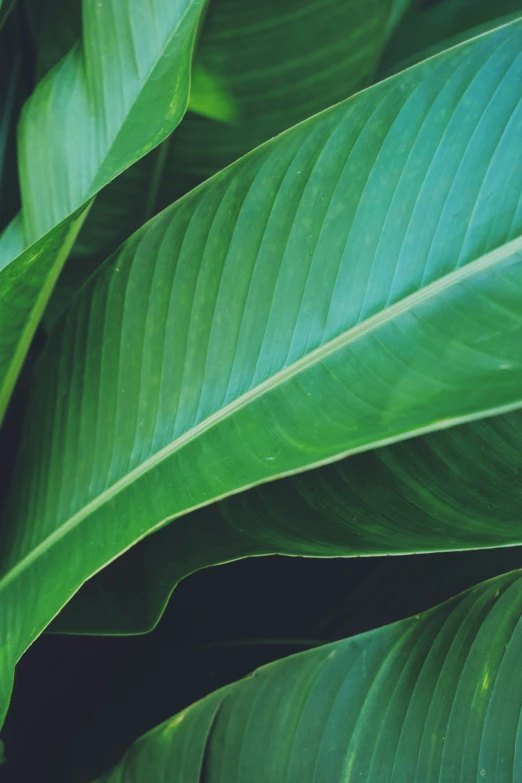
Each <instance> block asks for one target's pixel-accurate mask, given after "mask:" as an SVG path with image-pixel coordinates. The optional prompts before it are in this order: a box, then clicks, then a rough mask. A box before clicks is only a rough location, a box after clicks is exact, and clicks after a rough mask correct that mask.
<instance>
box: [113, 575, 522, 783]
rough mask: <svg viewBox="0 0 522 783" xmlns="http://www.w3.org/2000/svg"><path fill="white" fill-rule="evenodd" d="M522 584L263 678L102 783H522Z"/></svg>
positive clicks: (481, 591) (161, 729)
mask: <svg viewBox="0 0 522 783" xmlns="http://www.w3.org/2000/svg"><path fill="white" fill-rule="evenodd" d="M521 615H522V576H521V572H520V571H515V572H513V573H511V574H507V575H505V576H502V577H498V578H497V579H492V580H491V581H489V582H486V583H484V584H482V585H479V586H478V587H475V588H473V589H471V590H469V591H468V592H466V593H463V594H462V595H460V596H458V597H456V598H453V599H452V600H450V601H448V602H447V603H445V604H442V605H441V606H439V607H437V608H436V609H432V610H431V611H429V612H426V613H424V614H422V615H417V616H415V617H412V618H410V619H408V620H404V621H402V622H399V623H395V624H394V625H390V626H387V627H384V628H381V629H379V630H376V631H371V632H370V633H365V634H361V635H360V636H355V637H354V638H352V639H346V640H343V641H340V642H335V643H333V644H330V645H327V646H325V647H320V648H317V649H315V650H310V651H308V652H305V653H300V654H298V655H293V656H291V657H289V658H286V659H283V660H281V661H277V662H275V663H272V664H269V665H268V666H263V667H262V668H260V669H258V670H257V671H256V672H254V673H253V674H252V675H251V676H250V677H247V678H245V679H244V680H241V681H239V682H238V683H236V684H234V685H230V686H227V687H225V688H223V689H221V690H220V691H217V692H216V693H214V694H212V695H211V696H208V697H207V698H205V699H203V700H202V701H200V702H198V703H196V704H194V705H193V706H191V707H188V708H187V709H186V710H184V711H183V712H181V713H179V714H178V715H176V716H175V717H173V718H171V719H170V720H167V721H165V723H162V724H161V725H160V726H158V727H157V728H156V729H154V730H153V731H151V732H149V733H148V734H146V735H145V736H144V737H142V738H141V739H140V740H138V741H137V742H136V743H135V744H134V745H133V746H132V747H131V748H130V750H129V751H128V752H127V754H126V755H125V756H124V758H123V759H122V761H121V762H120V763H119V764H118V765H117V766H116V767H115V768H114V769H113V770H112V771H111V772H108V773H107V774H106V775H104V776H103V777H102V778H100V783H116V782H117V783H130V782H131V781H132V783H141V781H143V782H144V783H145V781H146V782H147V783H148V782H149V781H159V780H170V779H174V778H173V777H172V776H175V779H176V781H183V783H192V781H193V782H194V783H198V781H201V780H205V781H206V783H214V782H215V783H217V781H225V780H226V781H230V783H234V781H237V783H242V782H243V781H245V780H248V781H252V783H258V782H259V783H261V781H271V783H272V782H273V783H279V781H281V783H282V781H285V783H294V781H295V783H308V781H310V783H312V781H329V783H337V781H355V780H357V781H358V780H364V781H366V782H367V783H377V781H390V783H409V782H410V781H412V782H413V781H414V780H415V781H416V780H422V781H423V783H439V781H452V783H453V782H454V783H468V781H469V782H470V783H471V781H478V780H482V779H483V778H484V779H485V780H493V781H495V783H504V782H505V783H508V781H514V780H519V779H520V777H521V776H522V757H521V754H520V751H519V737H520V728H519V723H520V709H521V706H522V681H521V678H520V676H519V669H520V657H521V655H522V618H521Z"/></svg>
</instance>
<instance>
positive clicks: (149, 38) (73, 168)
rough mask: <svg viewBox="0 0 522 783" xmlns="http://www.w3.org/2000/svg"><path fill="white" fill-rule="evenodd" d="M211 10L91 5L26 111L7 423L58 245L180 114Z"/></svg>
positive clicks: (10, 269) (9, 256) (7, 326)
mask: <svg viewBox="0 0 522 783" xmlns="http://www.w3.org/2000/svg"><path fill="white" fill-rule="evenodd" d="M203 7H204V0H178V2H175V3H173V2H172V0H154V2H153V4H152V6H151V8H150V9H149V12H148V13H146V14H143V6H142V4H141V3H140V2H138V0H84V3H83V39H82V40H83V43H82V45H80V44H78V45H77V46H75V47H74V48H73V49H72V50H71V51H70V53H69V54H68V55H67V56H66V57H65V58H64V59H63V60H62V61H61V62H60V63H59V64H58V65H57V66H56V67H55V68H54V69H53V70H52V71H51V72H50V73H49V74H48V75H47V77H46V78H44V79H43V80H42V81H41V82H40V83H39V85H38V86H37V88H36V90H35V92H34V93H33V95H32V96H31V97H30V99H29V100H28V101H27V103H26V104H25V107H24V110H23V113H22V117H21V120H20V124H19V129H18V152H19V173H20V186H21V195H22V211H21V214H20V215H19V216H18V217H17V218H15V222H14V224H12V225H11V226H9V227H8V229H7V237H6V236H2V237H1V238H0V333H1V335H2V337H1V340H2V345H1V352H0V376H1V379H2V380H1V385H0V416H1V414H2V413H3V411H4V410H5V405H6V404H7V401H8V398H9V395H10V393H11V391H12V386H13V381H14V379H15V378H16V375H17V373H18V371H19V368H20V365H21V362H22V360H23V357H24V355H25V353H26V351H27V348H28V345H29V342H30V339H31V337H32V335H33V333H34V328H35V324H36V323H37V322H38V320H39V318H40V316H41V314H42V311H43V309H44V306H45V304H46V302H47V300H48V298H49V295H50V293H51V291H52V286H53V285H54V282H55V280H56V277H57V276H58V273H59V271H60V269H61V266H62V265H63V262H64V260H65V257H66V252H64V251H62V250H60V252H58V251H57V248H58V247H60V248H65V247H66V245H68V246H70V245H71V244H72V242H73V241H74V239H75V237H76V233H77V231H78V229H79V223H78V221H73V223H71V222H70V221H71V216H72V215H73V214H75V213H77V212H78V213H79V212H81V214H82V215H83V217H84V216H85V211H84V210H85V209H86V207H87V205H88V204H89V202H90V201H91V200H92V197H93V196H95V194H96V193H97V191H98V190H99V189H100V188H102V187H103V186H104V185H106V184H107V182H109V181H110V180H112V179H113V178H114V177H115V176H117V175H118V174H119V173H120V172H121V171H122V170H123V169H125V168H127V167H128V166H129V165H131V164H132V163H134V162H135V161H136V160H137V159H138V158H140V157H142V156H143V155H145V154H146V153H147V152H148V151H149V150H151V149H152V148H153V147H154V146H156V145H157V144H159V143H160V142H161V141H163V139H164V138H165V137H166V136H167V135H168V134H169V133H170V132H171V131H172V130H173V128H174V127H175V126H176V125H177V123H178V122H179V121H180V119H181V117H182V116H183V113H184V111H185V108H186V105H187V101H188V93H189V77H190V65H191V56H192V49H193V44H194V36H195V32H196V29H197V25H198V21H199V18H200V14H201V12H202V10H203ZM73 225H74V229H73V228H72V227H71V226H73ZM67 226H68V229H67V232H66V233H65V234H64V229H65V228H66V227H67ZM62 243H65V244H62ZM22 251H24V252H22ZM29 278H30V279H29ZM13 285H14V286H15V287H16V290H17V299H16V305H15V304H14V303H13V302H12V301H11V298H10V297H11V292H12V289H13Z"/></svg>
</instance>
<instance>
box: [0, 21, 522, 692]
mask: <svg viewBox="0 0 522 783" xmlns="http://www.w3.org/2000/svg"><path fill="white" fill-rule="evenodd" d="M521 41H522V24H520V23H514V24H510V25H507V26H505V27H502V28H499V29H498V30H496V31H494V32H493V33H490V34H488V35H484V36H481V37H479V38H477V39H474V40H473V41H471V42H469V43H467V44H465V45H463V46H460V47H457V48H455V49H453V50H450V51H448V52H445V53H444V54H442V55H440V56H438V57H436V58H434V59H432V60H429V61H426V62H425V63H423V64H421V65H419V66H417V67H415V68H413V69H411V70H409V71H406V72H404V73H402V74H400V75H399V76H397V77H395V78H393V79H391V80H389V81H387V82H383V83H380V84H378V85H376V86H375V87H373V88H371V89H369V90H367V91H366V92H364V93H359V94H358V95H356V96H355V97H354V98H352V99H350V100H349V101H347V102H345V103H343V104H339V105H338V106H336V107H334V108H332V109H331V110H328V111H326V112H324V113H323V114H321V115H317V116H315V117H313V118H312V119H310V120H309V121H307V122H305V123H302V124H301V125H299V126H297V127H296V128H294V129H292V130H291V131H289V132H287V133H286V134H283V135H282V136H280V137H278V138H277V139H275V140H274V141H272V142H269V143H268V144H266V145H264V146H263V147H260V148H258V149H257V150H256V151H254V153H252V154H251V155H249V156H246V157H245V158H243V159H241V161H239V162H238V163H237V164H236V165H235V166H233V167H230V168H229V169H227V170H226V171H224V172H222V173H221V174H219V175H218V176H217V177H215V178H214V179H212V180H211V181H209V182H208V183H207V184H205V185H204V186H202V187H201V188H198V189H197V190H196V191H194V192H192V193H191V194H189V195H188V196H187V197H185V198H183V199H182V200H181V201H179V202H177V203H176V204H175V205H173V207H172V208H170V209H169V210H167V211H166V212H164V213H162V214H161V215H160V216H158V217H157V218H156V219H155V220H153V221H152V222H151V223H150V224H148V225H147V226H145V227H144V228H143V229H142V230H141V231H139V232H138V233H137V234H136V235H135V236H134V237H133V238H132V239H131V240H130V241H129V242H128V243H127V244H126V245H125V246H124V247H123V249H122V250H121V252H120V253H118V254H117V255H116V256H115V257H114V258H113V259H111V260H110V262H108V263H107V264H106V265H105V266H104V267H103V268H102V269H101V270H100V273H99V274H97V275H96V276H95V277H94V278H93V279H92V280H91V281H90V283H89V284H88V285H87V286H86V287H85V288H84V289H83V291H82V293H81V295H80V296H79V298H78V299H77V300H76V301H75V302H74V305H73V306H72V307H71V309H70V311H69V312H68V314H67V316H66V317H65V318H64V319H63V320H62V321H61V323H60V326H59V328H57V329H56V330H55V332H54V334H53V336H52V338H51V340H50V342H49V345H48V348H47V350H46V352H45V354H44V355H43V356H42V360H41V364H40V368H39V373H38V375H37V378H36V383H35V385H36V388H37V389H38V392H37V393H35V394H34V395H33V401H32V405H31V409H30V413H29V420H28V422H29V423H28V426H27V429H26V433H25V441H24V445H23V448H22V451H21V454H20V460H19V466H18V472H17V486H16V487H15V491H14V494H13V497H12V499H11V503H10V511H9V515H8V516H7V518H6V525H5V530H4V537H3V542H2V544H3V546H2V572H3V577H2V580H1V581H0V590H1V596H2V602H3V615H2V618H1V621H0V622H1V626H0V629H1V630H0V639H1V640H2V643H3V647H2V648H0V656H1V657H0V664H1V669H0V671H1V674H2V680H1V683H2V687H3V688H4V695H5V693H6V692H7V690H8V685H9V677H10V672H11V670H12V666H13V665H14V662H15V660H16V658H17V657H18V656H19V655H20V653H21V652H22V650H23V649H24V648H25V647H26V646H27V644H29V643H30V641H31V640H32V639H33V638H34V637H35V636H36V635H37V634H38V633H39V632H40V631H41V630H42V629H43V628H44V627H45V626H46V625H47V624H48V622H49V621H50V620H51V619H52V617H53V616H54V615H55V614H56V613H57V612H58V611H59V609H60V608H61V607H62V606H63V604H64V603H65V602H66V601H67V600H68V599H69V598H70V596H71V595H72V594H73V593H74V592H75V590H77V589H78V587H79V586H80V585H81V584H82V583H83V582H84V581H85V580H86V579H87V578H89V577H90V576H91V575H92V574H94V573H95V572H96V571H98V570H99V569H101V568H102V567H103V566H104V565H105V564H106V563H108V562H109V561H110V560H112V559H114V558H115V557H117V556H118V555H119V554H120V553H121V552H122V551H124V550H125V549H127V548H129V547H130V546H132V545H133V544H134V543H135V542H136V541H137V540H139V539H140V538H143V537H144V536H146V535H147V534H148V533H150V532H152V531H153V530H155V529H157V528H159V527H161V526H162V525H164V524H165V523H166V522H167V521H168V520H169V519H171V518H172V517H174V516H179V515H181V514H183V513H185V512H187V511H189V510H191V509H194V508H196V507H198V506H202V505H205V504H208V503H210V502H211V501H213V500H216V499H219V498H220V497H224V496H226V495H228V494H232V493H235V492H237V491H239V490H241V489H244V488H247V487H249V486H252V485H254V484H259V483H262V482H264V481H267V480H269V479H271V478H276V477H279V476H283V475H286V474H289V473H294V472H298V471H301V470H303V469H305V468H307V467H312V466H314V465H319V464H322V463H328V462H331V461H333V460H337V459H339V458H340V457H342V456H345V455H348V454H350V453H355V452H360V451H364V450H368V449H371V448H373V447H376V446H379V445H384V444H387V443H392V442H395V441H400V440H404V439H406V438H409V437H412V436H414V435H417V434H421V433H423V432H429V431H436V430H440V429H444V428H447V427H449V426H451V425H452V424H457V423H459V422H465V421H468V420H472V419H477V418H482V417H485V416H490V415H493V414H495V413H501V412H506V411H509V410H511V409H516V408H519V407H520V405H521V402H522V398H521V388H522V385H521V380H522V355H521V352H522V317H521V307H520V305H521V301H522V293H521V291H522V264H521V263H520V260H521V255H522V239H521V237H520V223H521V221H522V213H521V210H520V181H521V174H522V153H521V151H520V144H519V128H520V123H521V117H522V105H521V98H522V79H521V75H522V56H521V55H520V44H521ZM29 475H30V477H31V478H30V484H29V483H26V481H25V477H27V476H29ZM22 519H23V520H24V524H23V526H22V525H21V524H20V523H19V520H22ZM247 524H248V520H245V526H246V525H247ZM318 538H319V539H320V538H321V536H320V532H319V533H318ZM517 540H520V539H517ZM203 545H204V544H202V542H201V541H200V542H199V546H200V548H201V547H202V546H203ZM296 551H300V546H299V542H298V543H297V546H296ZM4 640H5V641H4Z"/></svg>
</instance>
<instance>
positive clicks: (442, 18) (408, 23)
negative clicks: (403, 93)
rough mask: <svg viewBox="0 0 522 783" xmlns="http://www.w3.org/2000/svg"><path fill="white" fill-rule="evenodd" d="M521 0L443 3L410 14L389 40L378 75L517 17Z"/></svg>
mask: <svg viewBox="0 0 522 783" xmlns="http://www.w3.org/2000/svg"><path fill="white" fill-rule="evenodd" d="M521 12H522V0H496V2H491V0H442V2H438V3H435V4H433V5H430V6H428V8H426V7H425V6H423V5H420V6H419V7H417V8H416V9H415V11H413V12H411V13H410V14H409V15H408V16H407V17H406V18H405V20H404V22H403V24H402V25H400V26H399V27H398V29H397V30H396V32H395V34H394V35H393V37H392V38H391V40H390V42H389V44H388V46H387V48H386V51H385V53H384V56H383V60H382V62H381V65H380V71H381V73H384V74H385V75H386V74H387V73H389V72H391V71H399V70H401V69H402V68H404V67H406V66H407V65H413V64H414V63H416V62H420V60H423V59H425V58H426V57H429V56H433V55H434V54H437V52H441V51H443V50H444V49H448V48H449V47H450V46H454V45H455V44H458V43H460V42H461V41H464V40H466V38H471V37H472V36H473V35H478V34H479V33H480V32H485V31H486V30H488V29H492V28H493V27H497V26H499V25H500V24H502V23H504V22H506V21H509V20H508V19H505V18H504V17H508V16H519V15H520V13H521Z"/></svg>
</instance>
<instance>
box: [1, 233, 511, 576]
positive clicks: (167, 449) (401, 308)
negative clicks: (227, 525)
mask: <svg viewBox="0 0 522 783" xmlns="http://www.w3.org/2000/svg"><path fill="white" fill-rule="evenodd" d="M517 252H522V235H521V236H519V237H517V238H516V239H513V240H511V241H510V242H506V243H505V244H503V245H501V246H500V247H498V248H495V249H494V250H492V251H490V252H489V253H486V254H485V255H483V256H481V257H480V258H478V259H475V261H471V262H469V263H468V264H466V265H465V266H462V267H460V268H459V269H456V270H454V271H453V272H450V273H449V274H447V275H444V276H443V277H441V278H439V279H438V280H435V281H434V282H432V283H429V284H428V285H427V286H425V287H424V288H423V289H421V290H420V291H415V292H414V293H413V294H409V295H408V296H405V297H404V298H403V299H401V300H399V301H398V302H395V303H394V304H393V305H390V306H389V307H386V308H384V309H383V310H382V311H381V312H380V313H376V314H375V315H373V316H371V317H370V318H368V319H367V320H366V321H364V322H362V323H359V324H356V325H355V326H352V327H350V328H349V329H348V330H347V331H346V332H343V333H342V334H340V335H338V336H337V337H334V338H333V339H331V340H329V341H328V342H326V343H324V345H321V346H319V348H315V349H314V350H313V351H311V352H310V353H308V354H307V355H306V356H303V357H301V358H300V359H298V360H296V361H295V362H293V363H292V364H290V365H289V366H288V367H284V368H283V369H282V370H279V371H278V372H276V373H275V374H274V375H272V376H271V377H270V378H268V379H267V380H265V381H263V382H262V383H260V384H258V385H257V386H256V387H254V388H253V389H249V390H248V391H247V392H245V393H244V394H242V395H240V396H239V397H237V398H236V399H235V400H233V401H232V402H230V403H229V404H228V405H225V406H224V407H223V408H221V409H220V410H219V411H216V412H215V413H213V414H212V415H210V416H208V417H207V418H206V419H204V420H203V421H201V422H200V423H199V424H197V425H196V426H195V427H193V428H192V429H190V430H188V431H187V432H185V433H183V434H182V435H180V436H179V437H178V438H176V439H175V440H173V441H172V442H171V443H169V444H168V445H167V446H164V447H163V448H162V449H160V450H159V451H158V452H156V454H154V455H152V456H150V457H149V458H148V459H146V460H145V461H144V462H142V463H141V464H140V465H138V466H137V467H136V468H134V469H133V470H131V471H130V472H129V473H127V474H126V475H125V476H123V477H122V478H121V479H119V480H118V481H116V482H115V483H114V484H112V485H111V486H110V487H107V488H106V489H105V490H104V491H103V492H101V493H100V494H99V495H98V496H97V497H96V498H94V499H93V500H91V501H90V502H89V503H87V504H86V505H85V506H83V508H81V509H80V510H79V511H77V512H76V513H75V514H74V515H73V516H72V517H71V518H70V519H69V520H67V521H66V522H65V523H64V524H63V525H61V526H60V527H59V528H58V529H57V530H55V531H53V533H51V534H50V535H49V536H47V538H45V539H44V540H43V541H42V542H41V543H40V544H38V545H37V546H36V547H35V548H34V549H33V550H32V551H31V552H29V554H27V555H26V556H25V557H24V558H22V559H21V560H20V561H19V562H18V563H17V564H16V566H15V567H14V568H12V569H11V570H10V571H8V573H7V574H6V575H5V576H4V577H3V578H1V579H0V590H1V589H2V588H4V587H7V585H8V584H9V583H11V582H12V581H14V579H15V578H16V577H17V576H19V574H21V573H22V572H23V571H24V570H26V569H27V568H28V567H29V566H30V565H31V564H32V563H33V562H35V561H36V560H37V559H38V558H39V556H40V555H41V554H44V553H45V552H46V551H47V550H48V549H50V548H51V547H52V546H53V545H54V544H55V543H56V542H57V541H59V540H60V539H62V538H64V537H65V536H66V535H67V534H68V533H69V532H70V531H72V530H73V529H74V528H75V527H76V526H77V525H78V524H80V523H81V522H82V521H83V520H84V519H86V518H87V517H88V516H90V514H91V513H93V512H95V511H97V510H98V509H99V508H101V507H102V506H103V505H104V504H105V503H106V502H109V501H111V500H112V499H113V498H114V497H115V496H116V495H118V494H119V493H120V492H123V491H124V490H125V489H126V488H127V487H128V486H130V485H131V484H132V483H133V482H134V481H135V480H137V479H139V478H141V476H143V475H145V474H146V473H147V472H149V471H150V470H152V469H153V468H154V467H155V466H156V465H158V464H159V463H161V462H162V461H163V460H164V459H167V458H168V457H170V456H171V455H172V454H174V453H175V452H176V451H178V450H179V449H181V448H183V446H185V445H187V444H188V443H190V442H191V441H193V440H195V439H196V438H197V437H199V436H200V435H202V434H203V433H205V432H207V431H208V430H210V429H212V427H214V426H215V425H217V424H219V423H220V422H221V421H223V420H225V419H227V418H228V417H230V416H232V415H233V414H234V413H236V411H238V410H240V409H242V408H244V407H245V406H247V405H248V404H249V403H251V402H253V401H254V400H256V399H258V398H259V397H261V396H263V395H264V394H266V393H268V392H270V391H272V390H273V389H275V388H276V387H278V386H280V385H282V384H283V383H285V382H286V381H287V380H289V379H290V378H293V377H295V376H296V375H298V374H299V373H300V372H302V371H304V370H307V369H308V368H309V367H311V366H313V365H314V364H315V363H317V362H320V361H322V360H323V359H325V358H327V357H328V356H330V355H332V354H334V353H335V352H336V351H338V350H341V349H342V348H344V347H345V346H346V345H349V344H350V343H353V342H355V341H356V340H358V339H359V338H360V337H362V336H364V335H367V334H369V333H370V332H372V331H373V330H374V329H378V328H379V327H380V326H382V325H384V324H386V323H390V322H392V321H393V320H394V319H395V318H397V317H399V316H400V315H402V314H403V313H406V312H408V311H409V310H411V309H413V308H414V307H415V306H417V305H419V304H421V303H423V302H426V301H429V300H430V299H434V298H435V297H436V296H438V295H439V294H440V293H442V292H444V291H446V290H448V289H450V288H451V287H452V286H454V285H458V284H459V283H461V282H463V281H464V280H466V279H468V278H471V277H473V276H474V275H476V274H479V273H481V272H483V271H485V270H487V269H490V268H491V267H494V266H495V265H496V264H498V263H501V262H502V261H504V260H505V259H506V258H509V257H510V256H512V255H515V253H517ZM520 406H522V401H520V402H517V403H514V404H510V405H505V406H502V407H501V408H498V409H497V408H495V409H492V410H490V409H484V411H481V412H479V413H476V414H473V415H471V416H466V417H458V418H455V419H448V420H444V422H434V423H433V424H431V425H429V426H427V427H422V428H421V427H419V428H416V429H414V430H411V431H408V433H403V434H402V435H401V436H394V437H391V438H387V439H386V440H382V441H376V442H374V443H367V444H366V445H365V446H362V447H357V448H354V449H350V450H349V451H347V452H343V453H342V454H340V455H336V456H335V457H330V458H327V459H323V460H320V461H318V462H315V463H311V464H310V465H308V466H307V468H306V469H307V470H308V469H311V468H313V467H318V466H319V465H323V464H327V463H328V462H333V461H336V460H337V459H340V458H342V457H345V456H348V455H350V454H354V453H357V452H361V451H367V450H368V449H370V448H375V447H376V446H383V445H388V444H391V443H394V442H397V441H399V440H404V439H405V436H406V435H407V436H409V437H411V436H413V435H414V434H415V433H416V434H425V433H427V432H431V431H433V430H435V429H440V428H442V427H447V426H448V425H449V424H452V425H454V424H457V423H459V422H461V421H462V422H463V421H470V420H472V419H476V418H481V417H482V416H483V415H484V413H485V412H498V413H500V412H503V411H506V412H507V411H508V410H513V409H515V408H518V407H520ZM302 470H303V469H302V468H298V469H297V470H291V471H287V472H285V473H281V474H277V475H275V476H273V477H272V478H273V479H275V478H282V477H283V476H287V475H291V474H292V473H296V472H300V471H302ZM256 483H260V482H254V483H253V484H252V485H245V486H242V487H240V488H238V489H237V490H235V491H233V492H226V493H224V494H223V495H222V496H220V497H215V498H212V499H210V500H206V501H204V502H202V503H200V504H198V505H196V506H194V507H191V508H186V509H183V510H181V511H178V512H175V513H174V514H172V515H170V516H169V517H168V519H172V518H173V517H175V516H180V515H181V514H185V513H188V512H189V511H193V510H195V509H196V508H200V507H202V506H205V505H208V504H210V503H214V502H216V501H218V500H220V499H221V498H222V497H226V496H228V495H231V494H235V492H239V491H243V490H245V489H248V488H249V487H250V486H254V485H255V484H256ZM164 522H165V520H161V521H160V522H159V523H158V524H156V525H153V526H152V527H151V528H149V529H148V530H147V532H146V533H144V534H143V536H141V538H144V537H145V536H148V535H150V533H152V532H153V531H154V530H156V529H158V528H159V527H161V526H162V525H163V524H164ZM138 540H139V538H137V539H136V541H138Z"/></svg>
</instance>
